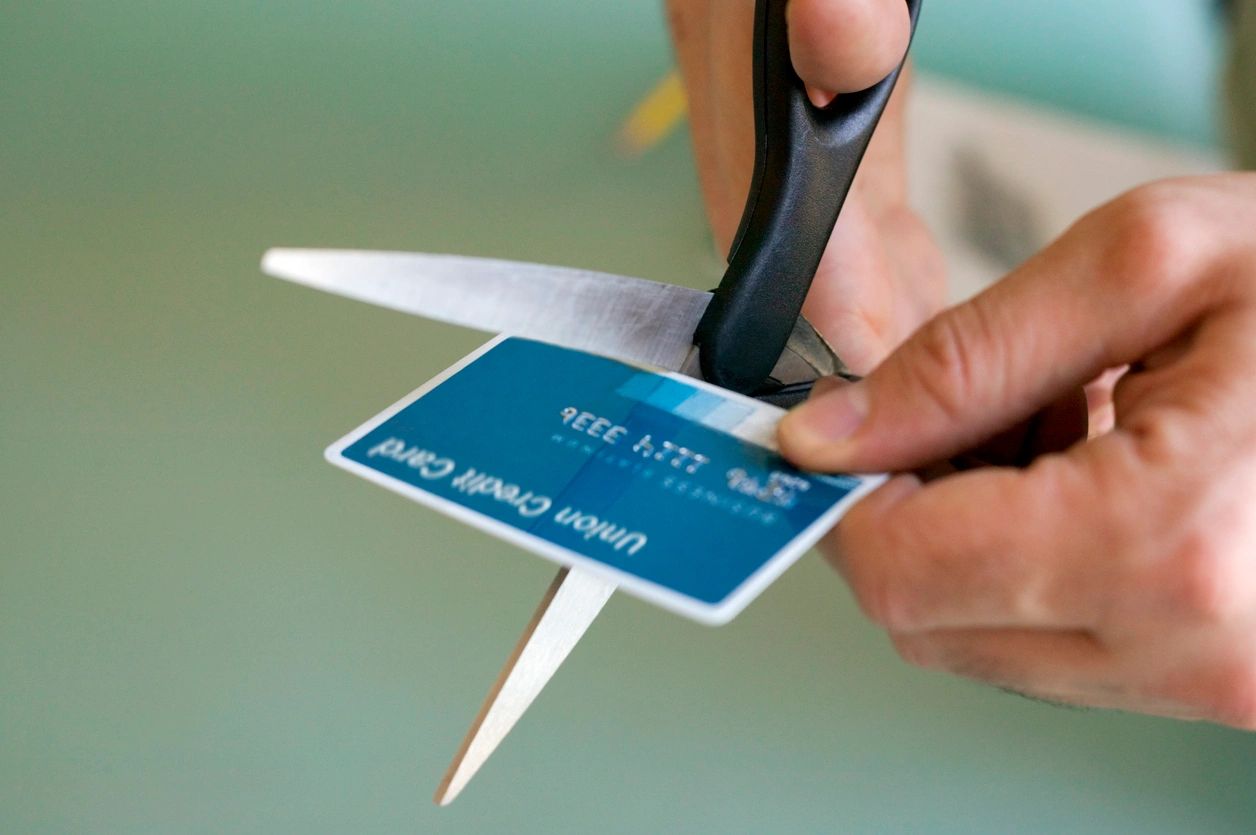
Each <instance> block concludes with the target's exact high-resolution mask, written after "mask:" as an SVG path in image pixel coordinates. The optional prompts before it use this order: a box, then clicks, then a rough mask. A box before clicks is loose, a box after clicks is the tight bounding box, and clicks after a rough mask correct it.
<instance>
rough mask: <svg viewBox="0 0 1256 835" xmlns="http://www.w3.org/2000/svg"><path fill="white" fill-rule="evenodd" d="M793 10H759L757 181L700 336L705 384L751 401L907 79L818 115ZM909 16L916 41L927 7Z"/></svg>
mask: <svg viewBox="0 0 1256 835" xmlns="http://www.w3.org/2000/svg"><path fill="white" fill-rule="evenodd" d="M787 2H788V0H758V4H757V5H756V7H755V47H754V110H755V170H754V179H753V180H752V181H751V184H750V194H749V196H748V197H747V198H746V208H745V210H744V212H743V213H742V217H741V227H740V228H739V229H738V231H737V238H736V240H735V241H734V243H733V248H732V251H731V252H730V253H729V257H728V269H727V271H726V272H725V273H724V278H723V279H722V280H721V281H720V286H719V287H718V288H717V289H716V291H715V296H714V298H713V299H712V300H711V304H710V306H709V307H707V310H706V313H705V314H704V315H703V317H702V321H701V322H700V323H699V324H698V330H697V333H696V334H695V335H694V343H695V344H696V345H698V346H699V358H700V360H701V363H702V376H703V378H704V379H706V380H708V381H710V382H712V383H715V384H716V385H719V386H723V387H725V388H728V389H732V390H734V391H739V392H742V393H747V394H753V393H754V392H755V391H756V390H757V389H759V388H760V387H761V386H762V385H763V383H764V382H765V381H766V380H767V379H768V375H769V374H770V373H771V371H772V368H773V366H774V365H775V364H776V361H777V359H778V358H779V357H780V355H781V352H782V351H783V350H784V349H785V344H786V342H787V341H788V340H789V334H790V331H791V330H792V329H793V327H794V322H795V320H796V319H797V318H798V315H799V312H800V311H801V310H802V303H803V300H804V299H805V298H806V296H807V291H808V290H809V289H810V288H811V280H812V279H813V278H814V277H815V272H816V267H817V266H818V265H819V263H820V256H821V255H823V254H824V248H825V246H826V245H827V244H828V240H829V236H830V235H831V234H832V232H833V225H834V224H835V223H836V222H837V215H838V213H839V212H840V211H841V209H842V204H843V203H844V202H845V200H846V194H847V192H849V191H850V185H851V182H852V181H853V180H854V179H855V171H856V170H857V169H858V168H859V162H860V160H862V159H863V155H864V151H865V150H866V149H867V147H868V142H869V140H871V139H872V132H873V130H874V129H875V128H876V126H877V122H878V120H880V118H881V112H882V111H883V110H884V109H885V104H886V102H887V101H888V100H889V98H890V93H891V92H893V90H894V84H895V82H897V81H898V76H899V73H900V71H901V70H902V65H901V64H900V65H899V67H898V68H897V69H895V70H894V71H893V72H892V73H890V74H889V75H888V76H886V77H885V78H884V79H883V80H881V81H880V82H878V83H877V84H875V85H874V86H872V87H869V88H868V89H867V90H863V91H861V92H858V93H849V94H843V95H840V96H838V97H837V98H836V99H835V100H834V101H833V103H832V104H830V105H829V106H828V107H825V108H823V109H821V108H817V107H816V106H815V105H813V104H812V103H811V100H810V99H808V98H807V93H806V89H805V88H804V85H803V83H802V81H801V80H800V79H799V78H798V74H797V73H795V72H794V66H793V63H792V62H791V60H790V56H789V33H788V31H787V26H786V22H785V6H786V3H787ZM907 9H908V12H909V14H910V15H911V26H912V32H913V33H914V32H915V29H916V20H917V18H918V16H919V14H920V0H907ZM904 60H906V58H904Z"/></svg>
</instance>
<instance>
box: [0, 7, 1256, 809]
mask: <svg viewBox="0 0 1256 835" xmlns="http://www.w3.org/2000/svg"><path fill="white" fill-rule="evenodd" d="M1216 54H1217V53H1216V49H1215V33H1214V32H1213V31H1212V29H1211V26H1210V23H1209V20H1208V12H1207V9H1206V7H1205V4H1203V3H1199V4H1192V3H1186V2H1181V3H1172V2H1160V3H1146V4H1139V7H1138V11H1137V13H1135V11H1134V8H1133V6H1132V5H1131V4H1128V3H1125V2H1117V0H1106V1H1105V2H1094V1H1093V0H1092V1H1091V2H1082V0H1071V2H1060V0H1052V2H1049V3H1048V2H1046V0H1043V2H1040V3H1038V4H1036V5H1035V6H1032V7H1031V6H1030V5H1029V4H1007V3H1003V2H995V0H965V2H960V1H959V0H955V2H951V3H943V2H940V1H939V2H935V3H932V4H929V8H927V10H926V12H925V17H924V22H923V23H922V29H921V33H920V41H919V56H920V60H921V63H922V65H923V66H924V67H925V68H926V69H933V70H935V71H939V72H943V73H946V74H949V75H952V76H956V77H960V78H962V79H967V80H969V81H974V82H980V83H983V84H985V85H987V86H992V87H996V88H998V89H1002V90H1005V91H1009V92H1014V93H1018V94H1021V95H1026V96H1030V97H1034V98H1037V99H1039V100H1043V101H1046V102H1049V103H1052V104H1055V105H1058V106H1066V107H1070V108H1073V109H1075V110H1078V111H1081V112H1085V113H1090V114H1092V115H1100V116H1102V117H1104V118H1107V119H1111V120H1117V121H1121V122H1124V123H1126V124H1129V125H1132V126H1135V127H1139V128H1142V129H1147V130H1154V131H1157V132H1159V133H1161V134H1164V135H1167V136H1171V137H1176V138H1178V139H1186V140H1190V141H1194V142H1198V143H1207V142H1209V141H1210V137H1211V136H1213V135H1214V134H1213V127H1212V126H1213V118H1214V117H1213V115H1212V113H1213V107H1212V104H1211V102H1212V95H1213V93H1212V89H1211V85H1212V73H1213V71H1214V65H1215V62H1216ZM669 64H670V57H669V49H668V45H667V40H666V34H665V29H664V26H663V20H662V15H661V12H660V9H659V7H658V5H657V4H656V3H581V2H577V1H576V0H536V2H531V3H527V4H523V3H514V2H509V0H491V1H490V0H485V2H480V3H476V4H453V3H439V4H438V3H431V2H422V0H409V2H386V1H385V0H370V1H368V2H354V3H332V2H321V3H310V2H295V0H274V1H273V2H266V3H259V2H243V0H214V2H208V1H203V2H169V1H168V0H165V1H164V2H158V0H117V1H116V2H112V3H103V2H66V1H65V0H42V1H41V2H29V1H24V0H10V2H7V3H4V4H3V5H0V294H2V295H0V357H2V360H3V361H2V362H0V467H2V468H3V475H4V478H3V479H2V480H0V831H4V832H185V831H186V832H197V831H206V832H208V831H214V832H219V831H239V832H349V831H351V832H404V831H410V832H449V833H469V832H534V831H535V832H549V831H559V832H592V831H596V832H641V831H646V832H656V831H663V832H695V833H696V832H703V833H705V832H822V831H867V832H873V831H929V832H975V831H989V832H1037V831H1041V832H1059V831H1078V832H1081V831H1085V832H1134V831H1136V832H1143V833H1148V832H1186V831H1190V832H1198V831H1210V832H1222V831H1234V832H1239V831H1251V830H1252V826H1253V823H1252V822H1253V820H1256V742H1254V741H1253V738H1252V737H1251V736H1248V735H1243V734H1239V733H1236V732H1229V731H1226V730H1222V729H1219V728H1215V727H1208V726H1193V725H1186V724H1177V723H1173V722H1167V721H1159V720H1154V719H1146V718H1137V717H1129V716H1120V715H1108V714H1102V713H1087V712H1073V711H1063V710H1060V709H1056V708H1051V707H1046V706H1042V705H1038V704H1033V703H1030V702H1027V701H1024V700H1020V699H1016V698H1013V697H1009V696H1005V695H1002V694H1000V693H997V692H993V691H991V690H988V689H984V688H981V687H978V686H975V685H971V684H968V683H965V682H961V681H957V680H952V679H949V678H946V677H942V676H937V675H931V674H928V673H925V672H921V671H916V670H912V669H908V668H906V667H905V666H903V665H901V664H900V663H899V662H898V661H897V660H896V659H895V658H894V656H893V654H892V652H891V650H890V648H889V647H888V645H887V643H886V641H885V640H884V639H883V638H882V637H880V636H879V635H878V633H877V632H876V631H875V630H874V629H872V628H871V627H869V626H867V625H865V624H864V623H863V622H862V621H861V619H860V618H859V616H858V614H857V612H856V611H855V608H854V606H853V604H852V603H851V602H850V600H849V598H848V596H847V595H846V593H845V592H844V591H843V589H842V587H841V585H840V583H839V581H838V580H837V579H836V577H834V576H833V575H832V574H831V573H830V572H829V571H828V570H826V569H825V568H824V566H823V565H822V563H821V561H820V560H818V559H816V558H815V557H811V558H808V559H806V560H804V561H803V562H802V563H801V564H800V565H799V566H797V567H796V568H794V569H793V570H791V571H790V572H789V573H788V574H787V575H786V576H785V578H784V579H783V580H782V581H780V582H779V583H778V584H777V585H776V586H774V587H773V588H772V589H770V590H769V591H768V592H767V593H766V594H765V595H764V597H763V598H762V599H761V600H760V601H758V602H757V603H756V604H755V605H753V606H752V607H751V608H750V609H749V610H748V611H747V612H746V613H745V614H744V615H743V616H742V617H741V618H739V619H738V620H737V621H736V622H735V623H734V624H733V625H731V626H729V627H726V628H723V629H719V630H711V629H707V628H703V627H699V626H694V625H691V624H689V623H688V622H686V621H682V620H680V619H678V618H675V617H673V616H671V615H667V614H664V613H661V612H659V611H657V610H655V609H652V608H650V607H648V606H645V605H643V604H640V603H637V602H635V601H632V600H629V599H627V598H617V599H615V600H613V601H612V602H611V604H610V605H609V607H608V609H607V611H606V613H605V614H604V615H603V617H602V618H601V620H600V621H599V622H598V623H597V624H596V625H595V627H594V628H593V630H592V631H591V632H590V634H589V636H588V637H587V638H586V639H585V641H584V642H583V643H582V644H581V646H580V647H579V648H578V649H577V650H576V652H575V653H574V654H573V656H572V658H571V659H570V660H569V662H568V664H567V665H566V667H565V668H564V669H563V670H562V671H561V673H560V674H559V676H558V677H557V678H556V679H555V681H554V683H553V684H552V685H551V686H550V687H549V688H548V690H547V691H546V692H545V693H544V694H543V696H542V697H541V699H540V700H539V701H538V703H537V704H536V706H535V707H534V708H533V710H532V711H531V712H530V713H529V715H528V716H527V717H526V718H525V719H524V721H523V722H522V723H521V725H520V726H519V727H518V728H517V729H516V731H515V732H514V733H513V734H512V736H511V737H510V738H509V740H508V741H507V743H506V745H505V746H504V747H503V748H502V749H501V750H500V751H499V753H498V754H497V755H496V757H495V758H494V759H493V760H492V761H490V763H489V764H488V766H487V768H486V769H485V771H484V772H483V773H482V774H481V775H480V776H479V777H478V778H477V780H476V781H475V782H474V783H472V785H471V787H470V788H469V789H468V791H467V792H466V793H465V794H464V795H463V797H462V798H461V799H460V800H459V801H458V802H457V803H456V804H455V805H454V806H452V807H450V808H449V809H445V810H438V809H436V808H435V807H434V806H432V805H431V802H430V800H429V798H430V794H431V792H432V790H433V789H434V788H435V785H436V782H437V780H438V779H439V777H440V775H441V773H442V772H443V770H444V768H445V765H446V763H447V762H448V760H449V758H450V756H451V755H452V754H453V753H454V750H455V749H456V747H457V745H458V742H459V741H460V739H461V737H462V734H463V732H464V730H465V729H466V726H467V724H468V723H469V722H470V720H471V718H472V716H473V714H474V712H475V710H476V708H477V706H478V703H479V701H480V699H481V698H482V696H483V694H484V692H485V690H486V688H487V687H488V685H489V683H490V682H491V680H492V679H493V676H494V675H495V674H496V672H497V669H498V667H499V665H500V663H501V662H502V660H503V659H504V657H505V655H506V654H507V652H508V650H509V648H510V646H511V645H512V644H513V642H514V640H515V638H516V636H517V634H518V632H519V630H520V629H521V627H522V626H523V624H524V622H525V621H526V619H527V617H528V615H529V614H530V612H531V610H532V607H533V606H534V604H535V602H536V600H537V598H538V596H539V595H540V593H541V592H542V591H543V589H544V588H545V586H546V585H547V583H548V582H549V578H550V576H551V575H552V573H553V572H552V569H551V567H550V566H549V565H548V564H546V563H543V562H541V561H540V560H537V559H535V558H533V557H530V556H526V555H523V554H521V553H519V552H517V551H515V550H514V549H512V548H509V547H507V546H504V545H501V544H498V543H497V542H495V541H492V540H490V539H489V538H487V537H486V536H483V535H480V534H478V533H475V532H471V531H467V530H464V529H462V528H461V527H459V526H458V525H456V524H454V523H452V522H450V521H448V520H446V519H444V518H441V517H439V516H437V515H435V514H433V513H431V512H429V511H427V510H424V509H421V508H419V507H417V506H415V505H412V504H411V503H409V502H407V501H405V500H403V499H401V498H399V497H397V496H395V495H392V494H389V493H387V492H385V491H382V490H380V489H378V488H376V487H373V486H371V485H369V484H367V483H365V482H361V481H358V480H356V479H353V478H351V477H349V476H347V475H346V474H344V473H342V472H339V471H336V470H333V469H332V468H331V467H328V466H326V465H325V464H324V463H323V462H322V460H321V456H320V453H321V450H322V448H323V447H324V445H326V444H327V443H328V442H329V441H331V440H332V439H334V438H336V437H338V436H339V435H340V434H341V433H343V432H344V431H345V430H347V429H349V428H351V427H352V426H355V425H356V424H357V423H359V422H360V421H362V420H364V419H365V418H367V417H369V416H370V415H372V414H374V413H375V412H376V411H377V410H379V409H380V408H382V407H384V406H386V405H387V404H389V403H391V402H393V401H394V400H395V399H396V398H398V397H399V396H400V395H402V394H404V393H405V392H407V391H409V390H410V389H411V388H413V387H414V386H416V385H417V384H418V383H420V382H422V381H424V380H425V379H427V378H428V377H430V376H431V375H433V374H434V373H436V372H437V371H439V370H441V369H443V368H444V367H446V366H447V365H449V364H450V363H452V362H453V361H454V360H456V359H457V358H459V357H460V356H461V355H463V354H464V353H466V352H467V351H469V350H470V349H471V348H473V347H474V346H475V345H477V344H478V343H479V342H480V341H481V337H479V336H478V335H476V334H470V333H467V332H463V331H458V330H456V329H453V328H449V327H444V326H439V325H434V324H430V323H424V322H420V321H418V320H414V319H411V318H408V317H405V316H402V315H400V314H394V313H390V312H386V311H381V310H377V309H373V308H369V307H367V306H364V305H358V304H354V303H351V302H347V301H343V300H339V299H335V298H332V297H328V296H323V295H319V294H317V293H313V292H310V291H305V290H301V289H298V288H295V287H292V286H288V285H282V284H280V283H278V282H274V281H271V280H266V279H263V278H262V277H261V276H260V275H259V273H258V271H257V260H258V257H259V255H260V253H261V252H262V250H263V249H264V248H265V247H266V246H269V245H272V244H306V245H325V246H333V245H336V246H353V247H386V248H398V249H415V250H434V251H450V252H462V253H475V254H484V255H493V256H499V257H507V258H519V259H529V260H537V261H544V262H552V263H562V264H572V265H579V266H584V267H590V268H596V269H604V270H610V271H615V272H624V273H629V274H635V275H642V276H648V277H651V278H655V279H660V280H665V281H674V282H679V283H689V284H692V285H694V286H699V287H701V286H707V285H709V284H710V283H711V280H712V276H711V263H710V261H711V259H710V257H709V255H708V251H709V247H708V244H707V239H706V235H705V231H704V227H703V219H702V214H701V208H700V205H699V202H698V196H697V188H696V184H695V181H694V175H693V171H692V161H691V157H690V154H689V150H688V147H687V144H686V142H685V140H684V138H682V137H675V138H673V139H672V140H671V141H669V142H668V143H667V144H665V145H664V146H663V147H662V148H660V149H659V150H658V151H656V152H655V153H653V154H652V155H650V156H648V157H646V158H645V159H644V160H641V161H638V162H635V163H628V162H623V161H620V160H618V159H616V158H615V157H614V155H613V154H612V153H611V152H610V142H609V137H610V135H611V133H612V132H613V130H614V128H615V125H616V123H617V122H618V120H619V119H620V117H621V116H622V115H623V114H624V112H625V111H626V110H627V108H628V107H629V106H630V105H631V103H632V102H633V101H634V100H635V99H636V98H637V97H638V96H639V95H640V94H641V93H643V92H644V91H645V90H646V89H648V88H649V87H650V85H651V84H652V83H653V82H654V81H655V80H656V79H657V78H658V77H659V76H660V75H661V74H662V73H664V72H665V71H666V69H667V67H668V66H669Z"/></svg>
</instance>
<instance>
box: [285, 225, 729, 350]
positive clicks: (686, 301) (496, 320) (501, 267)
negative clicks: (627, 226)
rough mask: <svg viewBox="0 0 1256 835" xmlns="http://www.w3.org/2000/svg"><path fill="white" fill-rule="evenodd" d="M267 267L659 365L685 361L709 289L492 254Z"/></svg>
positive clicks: (312, 260) (394, 255) (299, 260)
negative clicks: (702, 289)
mask: <svg viewBox="0 0 1256 835" xmlns="http://www.w3.org/2000/svg"><path fill="white" fill-rule="evenodd" d="M262 270H263V271H264V272H266V273H267V274H269V275H273V276H275V277H277V278H283V279H287V280H288V281H293V282H296V283H298V284H304V285H306V286H308V287H314V288H316V289H319V290H324V291H326V292H328V293H335V294H337V295H340V296H346V297H348V298H351V299H357V300H358V301H364V302H369V303H370V304H375V305H379V306H381V307H387V308H391V309H393V310H400V311H402V312H405V313H410V314H413V315H415V316H423V317H425V318H427V319H435V320H437V321H441V322H449V323H450V324H454V325H461V326H463V327H467V328H473V329H475V330H481V331H487V332H489V333H506V334H510V335H511V336H522V337H526V338H528V339H537V340H540V341H542V342H550V343H553V344H556V345H562V346H565V347H567V348H576V349H579V350H581V351H588V352H590V353H594V354H601V355H603V356H607V357H613V358H615V359H621V360H625V361H627V362H634V363H641V364H644V365H651V366H654V367H657V368H666V369H669V370H671V369H676V368H680V367H681V365H682V364H683V363H684V361H685V358H686V357H687V356H688V354H689V351H690V349H691V348H692V347H693V346H692V343H693V333H694V331H695V330H696V329H697V327H698V321H699V320H700V319H701V318H702V314H703V312H704V311H705V310H706V308H707V305H708V304H709V303H710V301H711V294H710V293H704V292H702V291H699V290H691V289H689V288H687V287H678V286H676V285H674V284H660V283H658V282H655V281H646V280H645V279H641V278H629V277H627V276H621V275H612V274H610V273H596V272H589V271H587V270H575V269H570V268H567V267H550V266H545V265H542V264H526V263H521V262H516V261H498V260H494V259H490V258H466V257H462V256H457V255H424V254H420V253H412V252H370V251H363V250H343V249H272V250H270V251H268V252H267V253H266V255H265V257H264V258H263V259H262Z"/></svg>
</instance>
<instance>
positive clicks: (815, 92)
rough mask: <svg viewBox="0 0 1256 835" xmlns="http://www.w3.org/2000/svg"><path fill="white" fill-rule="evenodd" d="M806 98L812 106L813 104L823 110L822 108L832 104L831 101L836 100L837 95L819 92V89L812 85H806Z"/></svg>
mask: <svg viewBox="0 0 1256 835" xmlns="http://www.w3.org/2000/svg"><path fill="white" fill-rule="evenodd" d="M807 98H809V99H811V103H812V104H814V105H815V106H816V107H818V108H820V109H821V110H823V109H824V108H826V107H828V106H829V105H830V104H832V103H833V99H835V98H837V94H836V93H830V92H828V91H826V90H821V89H820V88H819V87H813V86H812V85H810V84H808V85H807Z"/></svg>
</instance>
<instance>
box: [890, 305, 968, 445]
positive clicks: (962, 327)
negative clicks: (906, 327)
mask: <svg viewBox="0 0 1256 835" xmlns="http://www.w3.org/2000/svg"><path fill="white" fill-rule="evenodd" d="M982 311H983V308H982V307H981V306H980V305H979V304H978V303H977V301H976V300H974V301H972V302H969V303H968V304H964V305H961V306H959V307H957V308H955V309H953V310H951V311H948V312H947V313H944V314H942V315H940V316H935V317H934V318H933V319H930V320H929V322H928V323H927V324H925V326H924V327H923V328H921V330H920V331H919V333H918V334H917V336H916V337H915V340H914V341H915V349H916V351H915V354H916V355H915V357H913V360H914V361H913V362H909V363H905V364H904V367H905V368H906V369H908V373H910V374H911V375H912V377H913V379H912V380H910V381H909V382H910V383H912V384H914V385H913V387H914V388H916V389H919V390H920V391H922V392H924V395H925V397H926V398H927V400H928V401H929V402H930V403H931V404H932V405H933V407H934V408H935V409H936V410H937V411H938V412H939V413H941V415H942V417H944V418H945V419H947V420H948V421H952V422H954V421H958V420H961V419H963V417H964V416H965V415H966V414H967V413H968V411H969V409H968V408H967V407H968V404H969V401H970V400H971V398H972V396H973V394H974V393H975V392H976V391H977V389H978V382H979V379H980V376H981V375H982V374H987V375H988V370H987V369H983V368H980V361H979V358H978V356H977V355H976V353H975V351H974V349H973V347H972V346H974V345H980V344H985V340H986V337H987V334H988V333H989V326H988V324H987V320H986V315H985V314H984V313H983V312H982ZM987 384H988V381H987Z"/></svg>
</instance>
